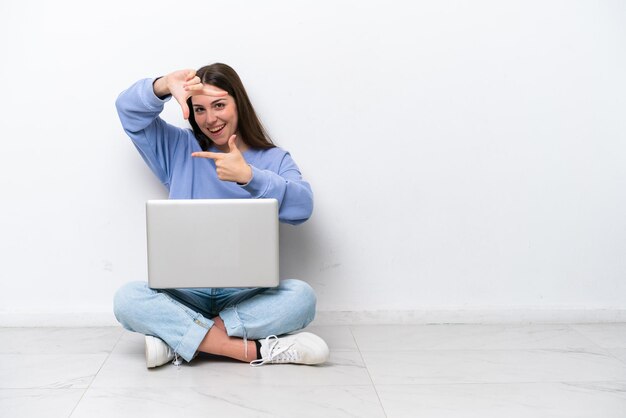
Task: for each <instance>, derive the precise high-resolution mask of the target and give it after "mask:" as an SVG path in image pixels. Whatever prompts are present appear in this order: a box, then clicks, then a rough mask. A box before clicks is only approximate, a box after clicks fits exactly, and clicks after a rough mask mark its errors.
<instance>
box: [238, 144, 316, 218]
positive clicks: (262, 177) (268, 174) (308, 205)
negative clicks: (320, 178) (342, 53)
mask: <svg viewBox="0 0 626 418" xmlns="http://www.w3.org/2000/svg"><path fill="white" fill-rule="evenodd" d="M251 167H252V180H250V182H249V183H247V184H245V185H243V186H242V187H243V188H244V189H245V190H247V191H248V192H249V193H250V195H251V196H252V197H253V198H265V199H271V198H273V199H276V200H278V205H279V210H278V218H279V219H280V221H281V222H285V223H288V224H292V225H297V224H300V223H302V222H304V221H306V220H307V219H309V217H311V213H312V212H313V191H312V190H311V186H310V185H309V183H308V182H306V181H305V180H303V179H302V174H300V169H299V168H298V166H297V165H296V163H295V162H294V161H293V159H292V158H291V155H289V153H285V154H284V155H283V157H282V160H281V162H280V166H279V169H278V173H275V172H273V171H271V170H261V169H259V168H257V167H254V166H251Z"/></svg>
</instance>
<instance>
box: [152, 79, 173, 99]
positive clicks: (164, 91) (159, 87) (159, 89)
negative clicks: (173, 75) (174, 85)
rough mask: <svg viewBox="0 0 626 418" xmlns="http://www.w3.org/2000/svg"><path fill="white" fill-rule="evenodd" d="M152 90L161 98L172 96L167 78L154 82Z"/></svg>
mask: <svg viewBox="0 0 626 418" xmlns="http://www.w3.org/2000/svg"><path fill="white" fill-rule="evenodd" d="M152 89H153V90H154V94H155V95H156V96H157V97H159V98H163V97H167V96H169V95H170V94H172V93H171V92H170V89H169V87H168V85H167V76H165V77H159V78H157V79H156V80H154V82H153V83H152Z"/></svg>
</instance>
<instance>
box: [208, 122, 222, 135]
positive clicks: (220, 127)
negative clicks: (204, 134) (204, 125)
mask: <svg viewBox="0 0 626 418" xmlns="http://www.w3.org/2000/svg"><path fill="white" fill-rule="evenodd" d="M224 126H226V124H223V125H222V126H218V127H217V128H215V129H209V132H211V133H213V134H214V133H215V132H217V131H220V130H221V129H222V128H223V127H224Z"/></svg>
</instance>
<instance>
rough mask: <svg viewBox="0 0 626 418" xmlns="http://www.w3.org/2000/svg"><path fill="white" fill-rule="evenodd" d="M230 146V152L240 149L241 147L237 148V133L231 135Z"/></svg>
mask: <svg viewBox="0 0 626 418" xmlns="http://www.w3.org/2000/svg"><path fill="white" fill-rule="evenodd" d="M228 148H230V152H235V151H239V148H237V135H231V137H230V138H229V139H228Z"/></svg>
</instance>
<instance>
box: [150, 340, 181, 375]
mask: <svg viewBox="0 0 626 418" xmlns="http://www.w3.org/2000/svg"><path fill="white" fill-rule="evenodd" d="M145 337H146V367H147V368H149V369H151V368H153V367H157V366H162V365H163V364H165V363H167V362H169V361H171V360H172V359H173V358H174V350H172V349H171V348H170V347H169V346H168V345H167V344H165V343H164V342H163V340H161V339H159V338H156V337H153V336H151V335H146V336H145Z"/></svg>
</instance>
